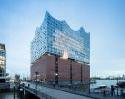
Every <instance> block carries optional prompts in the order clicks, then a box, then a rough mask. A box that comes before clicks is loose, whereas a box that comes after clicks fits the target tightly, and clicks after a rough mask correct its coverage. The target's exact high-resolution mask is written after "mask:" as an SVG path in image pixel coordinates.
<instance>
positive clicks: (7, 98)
mask: <svg viewBox="0 0 125 99" xmlns="http://www.w3.org/2000/svg"><path fill="white" fill-rule="evenodd" d="M0 99H14V94H13V93H12V92H6V93H0ZM15 99H20V98H19V96H18V95H17V94H15Z"/></svg>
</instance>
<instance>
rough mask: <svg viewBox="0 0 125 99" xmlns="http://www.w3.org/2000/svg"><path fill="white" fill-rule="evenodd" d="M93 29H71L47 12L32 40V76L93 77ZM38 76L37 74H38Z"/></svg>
mask: <svg viewBox="0 0 125 99" xmlns="http://www.w3.org/2000/svg"><path fill="white" fill-rule="evenodd" d="M89 63H90V33H87V32H85V30H84V29H83V28H82V27H81V28H80V29H79V30H78V31H74V30H72V29H71V28H70V27H69V25H68V24H67V23H66V22H65V21H59V20H57V19H55V18H54V17H52V16H51V15H50V14H49V13H48V12H46V14H45V18H44V21H43V23H42V25H41V26H40V27H38V28H37V29H36V32H35V37H34V38H33V40H32V42H31V79H36V78H38V79H39V80H42V81H44V82H47V83H48V82H55V83H74V82H85V81H88V80H89V78H90V66H89ZM37 76H38V77H37Z"/></svg>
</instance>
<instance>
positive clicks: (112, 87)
mask: <svg viewBox="0 0 125 99" xmlns="http://www.w3.org/2000/svg"><path fill="white" fill-rule="evenodd" d="M114 93H115V88H114V86H113V85H111V96H113V95H114Z"/></svg>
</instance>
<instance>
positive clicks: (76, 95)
mask: <svg viewBox="0 0 125 99" xmlns="http://www.w3.org/2000/svg"><path fill="white" fill-rule="evenodd" d="M28 84H29V85H30V86H29V88H32V89H35V88H36V84H35V83H29V82H26V83H25V85H26V86H27V85H28ZM37 91H38V92H40V93H44V94H47V95H48V96H51V97H53V98H54V99H63V98H65V99H125V97H123V96H120V95H119V96H117V94H115V95H114V96H111V94H110V93H108V94H106V95H104V94H103V93H94V92H90V93H88V92H83V91H76V90H70V89H66V88H60V87H58V86H56V87H55V88H54V87H52V86H51V87H50V86H44V85H40V84H38V85H37ZM45 99H46V98H45Z"/></svg>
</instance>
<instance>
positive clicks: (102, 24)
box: [0, 0, 125, 76]
mask: <svg viewBox="0 0 125 99" xmlns="http://www.w3.org/2000/svg"><path fill="white" fill-rule="evenodd" d="M46 10H47V11H48V12H50V14H51V15H52V16H54V17H55V18H57V19H59V20H66V21H67V23H68V24H69V25H70V26H71V28H72V29H74V30H78V29H79V28H80V27H81V26H83V27H84V28H85V30H86V31H87V32H90V35H91V75H92V76H106V75H120V74H123V73H124V74H125V52H124V51H125V46H124V43H125V1H124V0H0V42H2V43H5V44H6V49H7V72H9V73H10V74H14V73H19V74H21V75H23V76H24V75H29V73H30V42H31V40H32V38H33V37H34V34H35V29H36V27H38V26H40V24H41V23H42V21H43V18H44V15H45V12H46Z"/></svg>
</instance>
